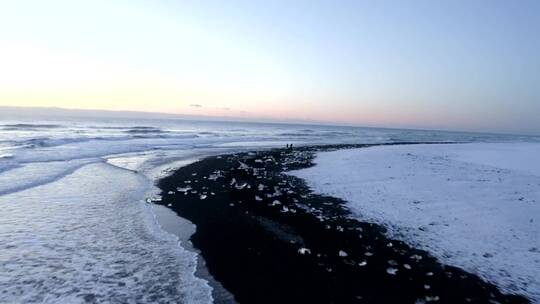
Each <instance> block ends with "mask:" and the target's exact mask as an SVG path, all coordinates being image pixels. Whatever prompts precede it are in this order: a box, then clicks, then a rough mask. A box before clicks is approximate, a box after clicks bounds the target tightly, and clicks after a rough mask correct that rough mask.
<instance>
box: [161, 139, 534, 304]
mask: <svg viewBox="0 0 540 304" xmlns="http://www.w3.org/2000/svg"><path fill="white" fill-rule="evenodd" d="M364 146H365V145H364ZM346 147H353V146H327V147H302V148H295V149H294V150H288V149H275V150H271V151H261V152H249V153H239V154H232V155H223V156H215V157H209V158H206V159H204V160H201V161H199V162H196V163H193V164H191V165H189V166H186V167H183V168H181V169H179V170H177V171H176V172H175V173H174V174H173V175H171V176H169V177H167V178H164V179H163V180H161V181H160V183H159V187H160V188H161V189H162V191H163V192H162V196H163V201H161V202H157V203H160V204H163V205H166V206H167V205H168V204H171V206H169V208H171V209H173V210H174V211H175V212H177V213H178V214H179V215H180V216H181V217H184V218H186V219H188V220H190V221H191V222H193V223H194V224H195V225H197V231H196V233H195V234H194V235H193V236H192V238H191V240H192V243H193V245H194V247H195V248H197V249H199V250H200V251H201V255H202V257H203V258H204V260H205V261H206V265H207V267H208V269H209V271H210V273H211V274H212V275H213V276H214V277H215V279H216V280H218V281H219V282H221V283H222V284H223V286H224V287H225V288H226V289H227V290H229V291H230V292H231V293H232V294H233V295H234V296H235V299H236V300H237V301H238V302H240V303H293V302H294V303H425V302H434V303H528V301H527V300H526V299H525V298H523V297H521V296H517V295H505V294H502V293H501V292H500V291H499V290H498V289H497V288H496V287H495V286H493V285H491V284H489V283H486V282H484V281H483V280H481V279H480V278H479V277H477V276H475V275H473V274H469V273H466V272H464V271H462V270H460V269H458V268H455V267H450V266H445V265H442V264H440V263H438V262H437V261H436V260H435V259H434V258H433V257H431V256H430V255H429V254H428V253H426V252H424V251H420V250H416V249H414V248H411V247H410V246H407V245H406V244H404V243H403V242H400V241H395V240H391V239H388V238H387V237H385V235H384V228H382V227H380V226H377V225H374V224H369V223H363V222H360V221H358V220H356V219H353V218H352V217H350V213H349V211H348V210H347V208H346V207H345V205H344V202H343V201H341V200H338V199H335V198H332V197H324V196H320V195H315V194H313V193H310V190H309V189H308V188H307V187H306V185H305V184H304V182H303V181H302V180H300V179H298V178H295V177H291V176H288V175H286V174H285V173H284V172H286V171H288V170H293V169H299V168H305V167H308V166H312V165H313V164H312V159H313V156H314V152H315V151H319V150H329V149H337V148H346ZM354 147H362V146H359V145H356V146H354ZM343 174H347V172H343ZM220 300H221V299H219V298H217V299H216V302H218V303H219V302H220ZM221 302H223V301H221Z"/></svg>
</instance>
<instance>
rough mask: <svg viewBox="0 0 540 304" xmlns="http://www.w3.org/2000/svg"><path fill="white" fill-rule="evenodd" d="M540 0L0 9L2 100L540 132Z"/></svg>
mask: <svg viewBox="0 0 540 304" xmlns="http://www.w3.org/2000/svg"><path fill="white" fill-rule="evenodd" d="M539 33H540V1H535V0H532V1H529V0H520V1H510V0H508V1H498V0H490V1H459V0H455V1H450V0H448V1H443V0H440V1H427V0H426V1H412V0H411V1H360V0H358V1H302V0H297V1H278V0H276V1H257V0H252V1H233V0H231V1H204V0H201V1H181V0H174V1H172V0H170V1H169V0H161V1H160V0H157V1H139V0H130V1H124V0H116V1H111V0H109V1H103V0H93V1H77V0H69V1H61V0H49V1H38V0H36V1H29V0H18V1H9V0H0V105H3V106H32V107H35V106H40V107H41V106H42V107H63V108H77V109H105V110H130V111H150V112H163V113H178V114H194V115H210V116H220V117H223V116H225V117H242V118H252V119H254V120H256V119H278V120H283V119H286V120H298V121H314V122H330V123H339V124H354V125H361V126H381V127H411V128H428V129H451V130H471V131H493V132H510V133H527V134H540V119H539V117H540V35H539Z"/></svg>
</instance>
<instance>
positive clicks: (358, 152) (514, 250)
mask: <svg viewBox="0 0 540 304" xmlns="http://www.w3.org/2000/svg"><path fill="white" fill-rule="evenodd" d="M315 163H316V166H314V167H311V168H307V169H303V170H299V171H295V172H291V174H292V175H295V176H298V177H301V178H303V179H305V180H306V181H307V183H308V185H309V186H310V187H311V188H312V189H313V190H314V191H315V192H318V193H322V194H325V195H331V196H335V197H339V198H341V199H344V200H345V201H347V202H348V207H349V208H350V209H351V211H352V213H353V215H354V216H356V217H358V218H359V219H361V220H364V221H370V222H375V223H379V224H382V225H384V226H385V227H387V228H388V230H389V232H388V233H389V235H390V237H393V238H397V239H401V240H404V241H406V242H408V243H409V244H411V245H412V246H416V247H420V248H422V249H425V250H428V251H429V252H431V253H432V254H433V255H434V256H436V257H437V258H439V259H440V260H441V261H442V262H444V263H445V264H450V265H454V266H457V267H461V268H463V269H465V270H466V271H469V272H472V273H476V274H478V275H480V276H481V277H483V278H484V279H486V280H488V281H490V282H492V283H494V284H496V285H498V286H499V287H500V288H501V289H502V290H503V291H505V292H510V293H518V294H524V295H526V296H528V297H529V298H531V299H532V300H533V301H535V302H540V144H538V143H493V144H491V143H474V144H447V145H443V144H439V145H399V146H376V147H370V148H364V149H350V150H338V151H333V152H321V153H319V154H318V155H317V157H316V159H315Z"/></svg>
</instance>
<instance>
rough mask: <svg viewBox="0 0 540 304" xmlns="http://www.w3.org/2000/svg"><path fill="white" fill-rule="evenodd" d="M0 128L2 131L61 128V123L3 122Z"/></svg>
mask: <svg viewBox="0 0 540 304" xmlns="http://www.w3.org/2000/svg"><path fill="white" fill-rule="evenodd" d="M0 127H1V128H2V130H4V131H24V130H36V129H58V128H62V127H63V126H62V125H55V124H27V123H19V124H5V125H0Z"/></svg>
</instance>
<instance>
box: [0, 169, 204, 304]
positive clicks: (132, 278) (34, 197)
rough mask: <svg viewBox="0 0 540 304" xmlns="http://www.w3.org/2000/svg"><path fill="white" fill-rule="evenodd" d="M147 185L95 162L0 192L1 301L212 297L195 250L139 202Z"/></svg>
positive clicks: (197, 299) (198, 299) (134, 176)
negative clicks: (199, 272)
mask: <svg viewBox="0 0 540 304" xmlns="http://www.w3.org/2000/svg"><path fill="white" fill-rule="evenodd" d="M149 186H150V185H149V184H148V181H147V180H146V179H145V178H143V177H141V176H140V175H137V174H133V173H130V172H129V171H124V170H120V169H115V168H114V167H111V166H108V165H106V164H103V163H96V164H90V165H87V166H84V167H82V168H81V169H79V170H76V171H75V172H73V173H72V174H70V175H68V176H66V177H64V178H63V179H61V180H58V181H56V182H53V183H49V184H45V185H41V186H37V187H34V188H32V189H28V190H24V191H20V192H16V193H12V194H8V195H4V196H2V197H0V205H1V206H2V216H1V217H0V239H1V240H2V242H1V244H0V247H1V250H0V251H1V252H2V254H0V290H2V292H1V293H0V302H26V303H28V302H38V303H42V302H45V303H58V302H71V303H74V302H84V300H85V299H94V298H95V299H96V300H98V301H103V300H107V301H109V302H116V303H125V302H146V303H151V302H155V301H157V300H159V301H164V302H189V303H207V302H210V301H211V295H210V287H209V286H208V285H207V283H206V282H205V281H203V280H201V279H198V278H196V277H195V276H194V272H195V267H196V259H195V254H194V253H192V252H189V251H186V250H184V249H183V248H182V247H180V246H179V245H178V239H177V238H176V237H174V236H172V235H171V234H168V233H164V232H163V231H162V230H161V229H160V228H159V226H158V225H157V223H156V222H155V219H154V218H153V216H151V213H150V212H149V209H148V208H150V206H149V205H147V204H145V203H143V202H142V201H141V200H140V197H141V196H142V195H143V193H144V192H145V191H147V190H149V189H150V188H149ZM21 204H24V208H21Z"/></svg>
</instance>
